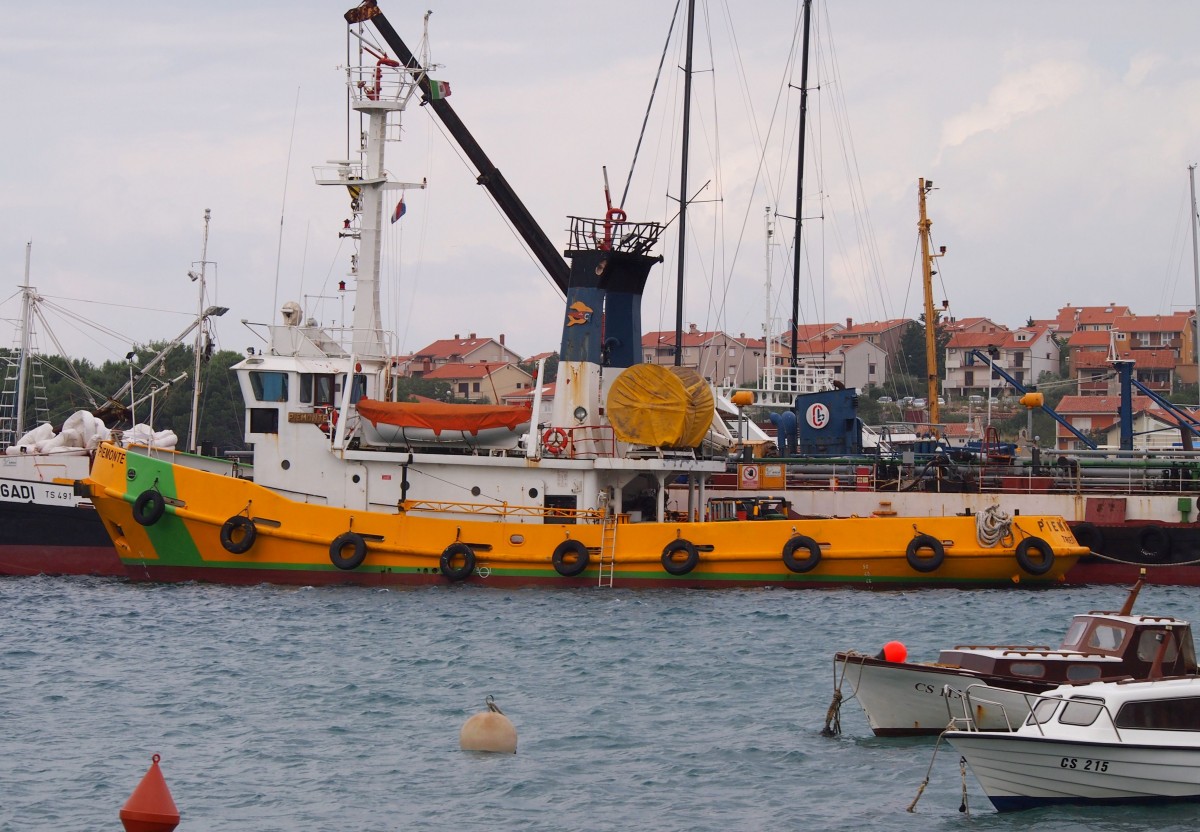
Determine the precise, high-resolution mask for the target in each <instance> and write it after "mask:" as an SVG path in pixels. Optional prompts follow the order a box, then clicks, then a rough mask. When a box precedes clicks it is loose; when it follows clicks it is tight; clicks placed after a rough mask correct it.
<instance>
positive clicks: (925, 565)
mask: <svg viewBox="0 0 1200 832" xmlns="http://www.w3.org/2000/svg"><path fill="white" fill-rule="evenodd" d="M922 549H928V550H930V551H931V552H933V554H932V555H929V556H925V555H922V554H921V550H922ZM904 557H905V558H907V559H908V565H909V566H911V567H912V568H913V569H915V570H917V571H918V572H933V571H935V570H936V569H937V568H938V567H939V566H941V565H942V561H944V560H945V559H946V547H945V546H943V545H942V541H940V540H938V539H937V538H936V537H934V536H933V535H931V534H919V535H917V536H916V537H914V538H913V539H912V540H910V541H908V549H907V551H905V553H904Z"/></svg>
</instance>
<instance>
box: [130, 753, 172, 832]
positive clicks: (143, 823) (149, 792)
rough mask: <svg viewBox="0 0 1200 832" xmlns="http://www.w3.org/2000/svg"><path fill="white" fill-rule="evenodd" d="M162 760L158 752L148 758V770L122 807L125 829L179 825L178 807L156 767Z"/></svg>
mask: <svg viewBox="0 0 1200 832" xmlns="http://www.w3.org/2000/svg"><path fill="white" fill-rule="evenodd" d="M161 759H162V758H161V757H160V756H158V755H157V754H155V755H154V756H153V757H151V758H150V769H149V771H147V772H146V774H145V775H144V776H143V777H142V782H140V783H138V785H137V788H136V789H134V790H133V794H131V795H130V796H129V799H128V800H127V801H125V805H124V806H122V807H121V825H122V826H124V827H125V832H173V830H174V829H175V827H176V826H178V825H179V810H178V809H177V808H175V801H174V800H173V799H172V798H171V790H170V789H168V788H167V781H166V780H164V779H163V776H162V771H160V770H159V768H158V761H159V760H161Z"/></svg>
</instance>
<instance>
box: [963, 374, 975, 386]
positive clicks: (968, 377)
mask: <svg viewBox="0 0 1200 832" xmlns="http://www.w3.org/2000/svg"><path fill="white" fill-rule="evenodd" d="M963 385H964V386H966V387H974V386H975V371H974V370H967V371H965V372H964V373H963Z"/></svg>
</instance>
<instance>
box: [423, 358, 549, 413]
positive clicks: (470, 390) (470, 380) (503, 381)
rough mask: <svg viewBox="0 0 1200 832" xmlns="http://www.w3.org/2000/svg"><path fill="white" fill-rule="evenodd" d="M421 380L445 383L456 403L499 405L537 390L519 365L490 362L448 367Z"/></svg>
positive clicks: (427, 374) (433, 371)
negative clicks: (505, 400)
mask: <svg viewBox="0 0 1200 832" xmlns="http://www.w3.org/2000/svg"><path fill="white" fill-rule="evenodd" d="M421 378H424V379H427V380H429V381H445V382H447V383H449V384H450V389H451V391H452V392H453V393H454V397H455V398H456V399H466V400H467V401H471V402H483V401H488V402H492V403H499V402H500V401H502V400H503V399H504V397H505V396H507V395H509V394H511V393H517V392H521V391H528V390H530V389H532V387H533V377H532V376H530V375H529V373H527V372H525V371H524V370H522V369H521V368H520V367H518V366H517V365H516V364H502V363H498V362H497V363H494V364H489V363H487V362H471V363H469V364H466V363H457V362H452V363H447V364H443V365H441V366H440V367H437V368H435V369H433V370H430V371H429V372H427V373H424V374H423V375H422V376H421Z"/></svg>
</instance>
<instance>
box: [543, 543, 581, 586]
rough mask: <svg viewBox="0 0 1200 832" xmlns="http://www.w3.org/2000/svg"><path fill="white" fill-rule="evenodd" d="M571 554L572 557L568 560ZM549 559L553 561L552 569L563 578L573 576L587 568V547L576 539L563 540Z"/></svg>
mask: <svg viewBox="0 0 1200 832" xmlns="http://www.w3.org/2000/svg"><path fill="white" fill-rule="evenodd" d="M572 556H574V558H573V559H570V560H568V558H571V557H572ZM550 559H551V560H552V561H553V562H554V571H555V572H557V573H558V574H560V575H562V576H563V577H564V578H574V577H575V576H576V575H578V574H580V573H581V572H583V570H585V569H587V568H588V550H587V547H586V546H584V545H583V544H582V543H580V542H579V541H578V540H564V541H563V542H562V543H560V544H558V545H557V546H556V547H554V554H553V555H552V556H551V558H550Z"/></svg>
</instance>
